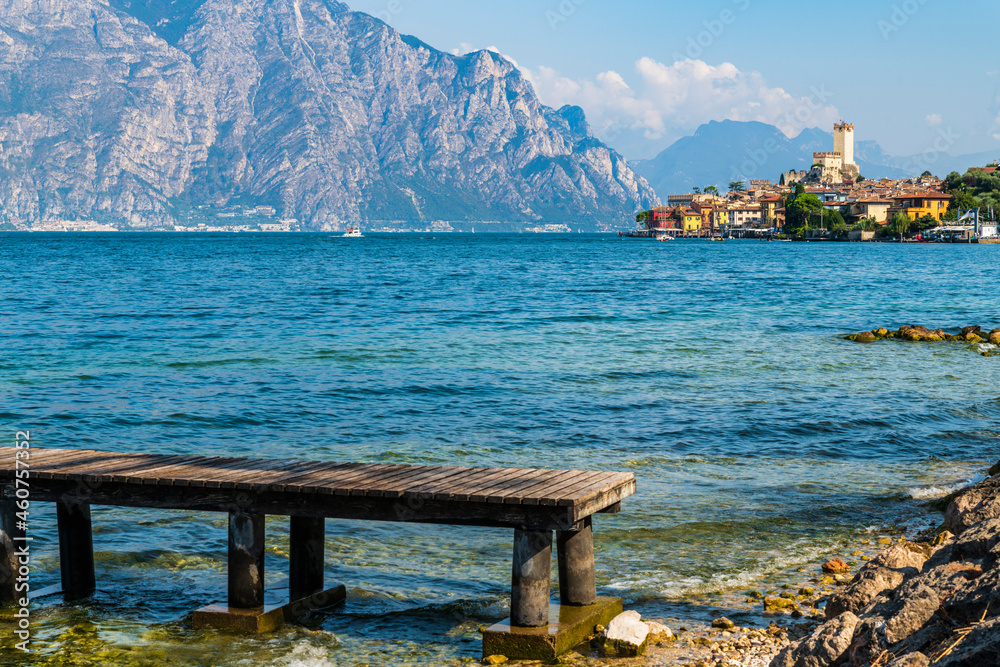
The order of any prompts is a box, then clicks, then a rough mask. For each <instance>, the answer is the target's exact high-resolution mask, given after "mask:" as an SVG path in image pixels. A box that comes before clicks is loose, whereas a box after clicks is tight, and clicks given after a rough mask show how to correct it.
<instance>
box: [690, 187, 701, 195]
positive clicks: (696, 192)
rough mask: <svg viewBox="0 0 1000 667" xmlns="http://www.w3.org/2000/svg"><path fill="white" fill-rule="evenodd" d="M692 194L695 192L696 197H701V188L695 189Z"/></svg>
mask: <svg viewBox="0 0 1000 667" xmlns="http://www.w3.org/2000/svg"><path fill="white" fill-rule="evenodd" d="M692 192H694V193H695V194H696V195H700V194H701V188H694V189H693V190H692Z"/></svg>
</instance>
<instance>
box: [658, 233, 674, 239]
mask: <svg viewBox="0 0 1000 667" xmlns="http://www.w3.org/2000/svg"><path fill="white" fill-rule="evenodd" d="M656 240H657V241H673V240H674V237H673V236H671V235H670V234H657V235H656Z"/></svg>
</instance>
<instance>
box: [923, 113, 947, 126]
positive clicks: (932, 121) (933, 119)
mask: <svg viewBox="0 0 1000 667" xmlns="http://www.w3.org/2000/svg"><path fill="white" fill-rule="evenodd" d="M924 122H925V123H927V127H937V126H938V125H940V124H941V123H943V122H944V119H943V118H941V114H939V113H932V114H929V115H928V116H927V117H926V118H924Z"/></svg>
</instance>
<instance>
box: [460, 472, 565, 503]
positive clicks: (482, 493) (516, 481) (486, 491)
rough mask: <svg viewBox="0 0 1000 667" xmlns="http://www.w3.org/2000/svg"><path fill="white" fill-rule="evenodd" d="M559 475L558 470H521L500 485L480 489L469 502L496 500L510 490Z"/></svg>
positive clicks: (472, 495)
mask: <svg viewBox="0 0 1000 667" xmlns="http://www.w3.org/2000/svg"><path fill="white" fill-rule="evenodd" d="M558 475H559V471H558V470H531V471H526V470H522V471H520V472H519V473H518V474H516V475H512V476H509V477H507V478H506V479H505V480H503V481H502V482H501V483H500V484H493V485H491V486H489V487H486V488H483V489H480V490H478V491H476V492H475V493H473V494H471V495H470V496H469V500H473V501H476V502H486V500H487V499H494V498H498V497H499V496H500V494H502V493H504V492H505V491H508V490H510V489H514V488H517V487H518V486H522V485H524V484H529V483H530V484H538V483H544V482H545V480H550V479H552V478H553V477H557V476H558Z"/></svg>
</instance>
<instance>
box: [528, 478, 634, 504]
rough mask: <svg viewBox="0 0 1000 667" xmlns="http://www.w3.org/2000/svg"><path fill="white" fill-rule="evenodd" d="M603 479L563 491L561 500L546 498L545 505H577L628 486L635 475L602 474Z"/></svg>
mask: <svg viewBox="0 0 1000 667" xmlns="http://www.w3.org/2000/svg"><path fill="white" fill-rule="evenodd" d="M601 475H602V477H599V478H596V479H594V480H592V481H591V482H589V483H588V484H585V485H580V486H578V487H574V488H572V489H566V490H563V491H562V492H561V493H560V495H561V496H563V497H561V498H546V499H545V500H544V502H542V504H543V505H576V504H579V503H580V502H583V501H584V500H586V499H587V498H588V497H589V496H591V495H598V494H601V493H603V492H605V491H607V490H609V489H613V488H617V487H619V486H623V485H625V484H628V482H629V481H630V480H634V475H633V474H632V473H630V472H628V473H610V474H609V473H601Z"/></svg>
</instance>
